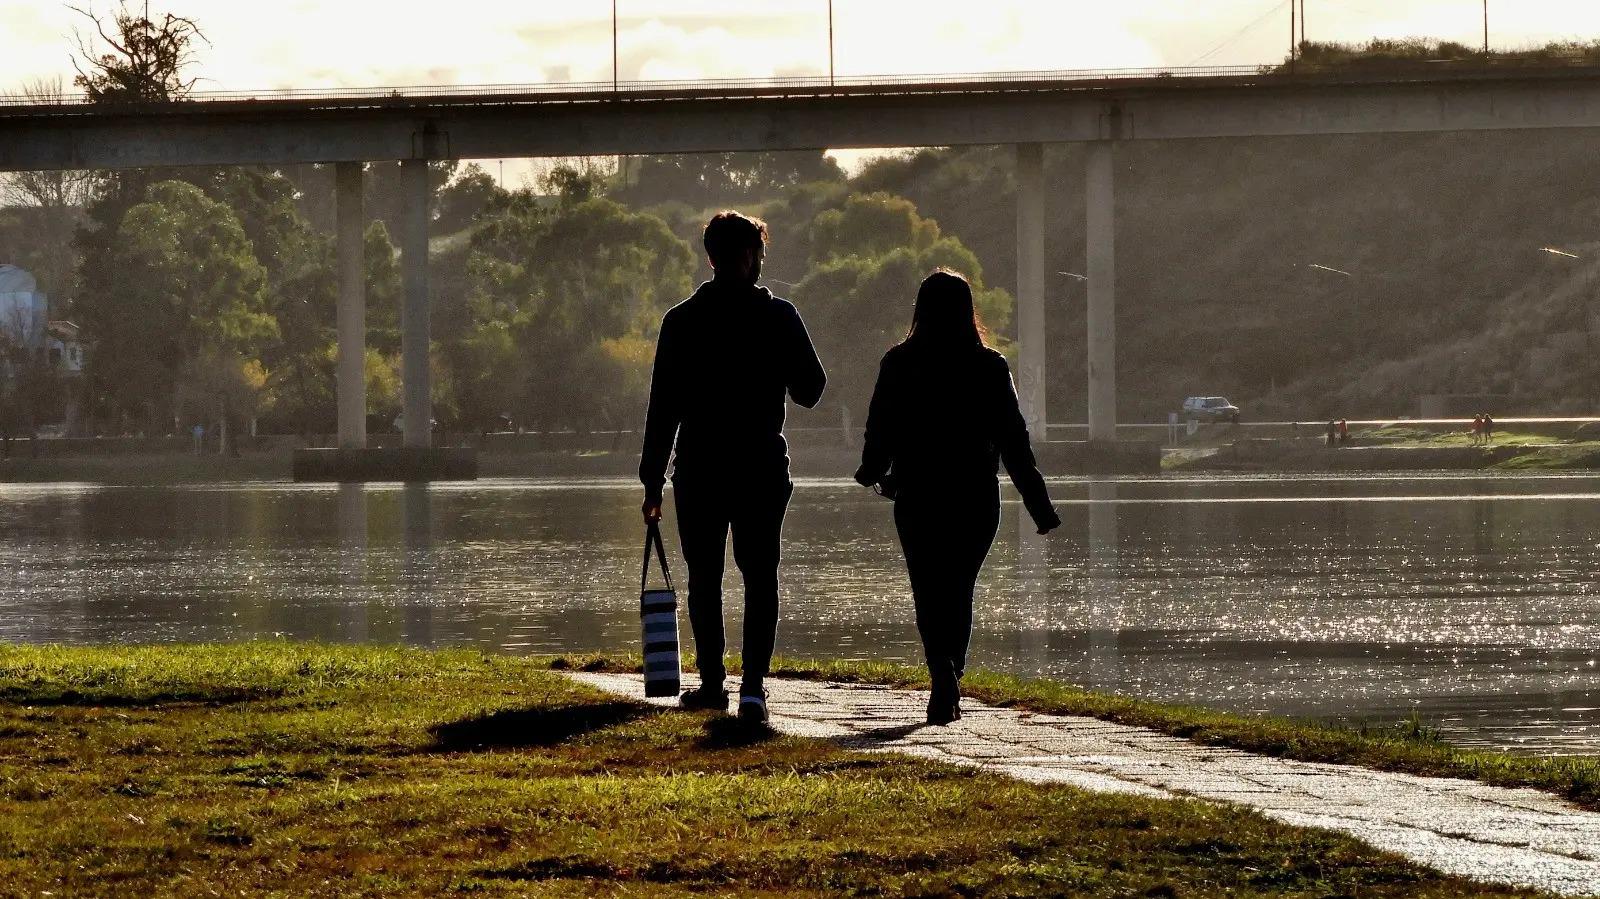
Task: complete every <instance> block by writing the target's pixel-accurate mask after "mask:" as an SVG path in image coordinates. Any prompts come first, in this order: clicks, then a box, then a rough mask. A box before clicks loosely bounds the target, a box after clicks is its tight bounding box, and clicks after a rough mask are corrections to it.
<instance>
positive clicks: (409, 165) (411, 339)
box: [400, 159, 433, 447]
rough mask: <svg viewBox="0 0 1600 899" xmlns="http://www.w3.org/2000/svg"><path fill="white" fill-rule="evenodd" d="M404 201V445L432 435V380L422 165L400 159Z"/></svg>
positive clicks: (425, 440) (424, 173)
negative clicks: (429, 350) (429, 354)
mask: <svg viewBox="0 0 1600 899" xmlns="http://www.w3.org/2000/svg"><path fill="white" fill-rule="evenodd" d="M400 175H401V179H400V180H401V182H402V189H403V191H404V196H405V200H406V205H405V225H404V226H403V227H402V228H401V231H402V232H403V234H402V237H401V247H400V251H401V256H402V261H403V263H404V266H405V270H404V273H403V278H404V281H405V299H404V301H403V303H404V304H403V305H402V306H401V308H400V357H401V360H400V382H401V393H402V396H403V402H402V404H401V409H402V414H403V416H404V418H405V422H404V423H405V429H404V433H403V434H402V438H401V440H402V443H403V444H404V445H406V446H419V447H425V446H428V445H429V444H430V443H431V442H432V439H433V427H432V425H433V397H432V390H433V385H432V378H431V372H430V370H429V360H428V343H429V322H428V163H427V161H426V160H422V159H407V160H405V161H403V162H401V163H400Z"/></svg>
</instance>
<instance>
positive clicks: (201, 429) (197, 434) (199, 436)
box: [189, 423, 206, 456]
mask: <svg viewBox="0 0 1600 899" xmlns="http://www.w3.org/2000/svg"><path fill="white" fill-rule="evenodd" d="M189 433H191V434H193V435H194V454H195V455H196V456H198V455H200V454H201V453H203V452H205V449H206V426H205V425H203V424H199V423H196V424H195V426H194V427H192V428H190V429H189Z"/></svg>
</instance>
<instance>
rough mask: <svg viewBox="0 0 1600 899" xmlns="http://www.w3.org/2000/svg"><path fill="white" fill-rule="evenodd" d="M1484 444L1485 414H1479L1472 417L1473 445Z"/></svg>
mask: <svg viewBox="0 0 1600 899" xmlns="http://www.w3.org/2000/svg"><path fill="white" fill-rule="evenodd" d="M1482 442H1483V413H1482V412H1479V413H1478V414H1477V415H1474V416H1473V417H1472V445H1473V446H1477V445H1478V444H1480V443H1482Z"/></svg>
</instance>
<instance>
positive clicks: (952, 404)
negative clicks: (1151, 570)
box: [856, 343, 1060, 528]
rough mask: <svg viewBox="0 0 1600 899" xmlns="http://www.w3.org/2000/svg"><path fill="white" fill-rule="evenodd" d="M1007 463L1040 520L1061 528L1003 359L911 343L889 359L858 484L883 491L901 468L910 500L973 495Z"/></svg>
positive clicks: (898, 480) (898, 478)
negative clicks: (887, 477)
mask: <svg viewBox="0 0 1600 899" xmlns="http://www.w3.org/2000/svg"><path fill="white" fill-rule="evenodd" d="M1000 462H1004V463H1005V466H1006V472H1007V473H1008V474H1009V475H1010V476H1011V482H1012V483H1013V484H1015V485H1016V486H1017V490H1018V492H1020V493H1021V494H1022V502H1023V505H1024V506H1026V507H1027V509H1028V514H1029V515H1031V516H1033V520H1034V522H1035V523H1036V524H1037V525H1038V526H1039V527H1041V528H1044V527H1047V526H1050V527H1053V526H1055V525H1057V524H1059V523H1060V519H1059V518H1058V517H1057V516H1056V512H1055V509H1054V508H1053V507H1052V506H1051V505H1050V495H1049V494H1048V493H1047V492H1046V490H1045V486H1044V477H1043V476H1042V475H1040V474H1039V467H1038V465H1037V463H1035V461H1034V458H1033V450H1032V448H1030V447H1029V445H1028V425H1027V422H1025V421H1024V420H1023V418H1022V411H1021V410H1020V409H1019V408H1018V406H1017V390H1016V387H1015V386H1013V385H1012V383H1011V369H1010V367H1009V366H1007V365H1006V359H1005V357H1004V356H1002V355H1000V354H999V353H997V352H995V351H994V350H991V349H988V348H987V347H960V348H951V347H944V348H932V347H921V346H917V345H915V344H910V343H906V344H901V345H899V346H897V347H895V348H894V349H891V350H890V351H889V352H887V353H885V354H884V356H883V363H882V364H881V365H880V366H879V368H878V384H877V387H876V388H874V389H873V392H872V405H871V406H870V407H869V408H868V410H867V435H866V441H865V444H864V446H863V447H862V451H861V468H860V469H859V470H858V471H857V472H856V480H857V481H859V482H860V483H862V484H866V485H871V484H876V483H878V482H879V481H881V480H882V479H883V477H884V475H886V474H888V473H889V470H890V468H891V467H892V468H893V469H894V480H895V484H896V487H897V489H898V490H899V492H900V494H901V495H902V496H914V495H922V496H940V495H943V496H951V495H957V496H964V495H967V494H970V493H971V492H972V491H973V490H975V489H988V490H993V489H994V486H995V481H996V478H997V473H998V471H999V463H1000Z"/></svg>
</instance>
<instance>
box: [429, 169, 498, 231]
mask: <svg viewBox="0 0 1600 899" xmlns="http://www.w3.org/2000/svg"><path fill="white" fill-rule="evenodd" d="M506 197H507V194H506V192H505V191H504V190H502V189H501V188H500V185H499V183H497V182H496V181H495V179H494V176H492V175H490V174H489V173H488V172H486V171H484V170H483V166H480V165H478V164H477V163H476V162H472V163H468V164H467V167H466V168H464V169H462V170H461V171H460V172H459V173H458V174H457V175H456V177H455V180H453V181H451V182H450V183H449V184H447V185H445V187H444V189H443V190H441V191H440V192H439V215H438V218H437V219H436V220H435V221H434V228H435V229H436V230H437V231H439V233H442V234H453V233H455V232H457V231H460V230H462V229H463V228H467V227H470V226H471V225H472V224H474V223H475V222H477V221H478V219H479V217H480V216H482V215H485V214H487V213H489V212H491V211H493V210H494V209H495V208H497V207H502V206H503V205H504V203H505V200H506Z"/></svg>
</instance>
